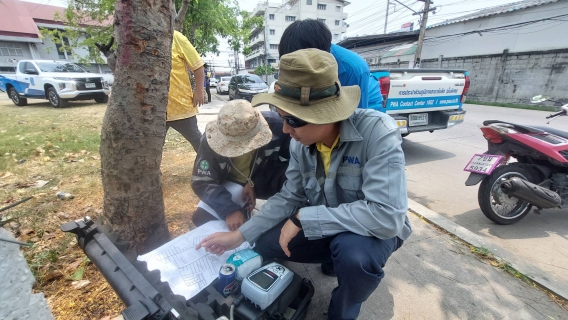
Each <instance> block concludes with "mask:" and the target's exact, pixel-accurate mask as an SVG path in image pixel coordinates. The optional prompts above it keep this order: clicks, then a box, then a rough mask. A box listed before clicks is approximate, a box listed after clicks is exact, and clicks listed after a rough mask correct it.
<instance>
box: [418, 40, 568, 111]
mask: <svg viewBox="0 0 568 320" xmlns="http://www.w3.org/2000/svg"><path fill="white" fill-rule="evenodd" d="M439 66H440V61H439V60H438V59H430V60H422V67H423V68H438V67H439ZM441 67H442V68H443V69H448V68H455V69H466V70H467V71H468V72H469V75H470V80H471V86H470V89H469V93H468V99H469V100H476V101H484V102H500V103H514V104H529V103H530V102H529V100H530V98H531V97H533V96H535V95H538V94H545V95H547V96H550V97H551V98H553V99H554V100H557V101H561V102H564V103H566V102H568V49H561V50H550V51H540V52H525V53H508V52H505V53H501V54H499V55H485V56H469V57H456V58H444V59H443V60H442V61H441Z"/></svg>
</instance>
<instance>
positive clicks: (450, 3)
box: [26, 0, 518, 66]
mask: <svg viewBox="0 0 568 320" xmlns="http://www.w3.org/2000/svg"><path fill="white" fill-rule="evenodd" d="M26 1H30V2H36V3H42V4H49V5H54V6H62V7H65V6H66V3H67V2H66V1H65V0H26ZM299 1H305V0H299ZM389 1H390V3H391V5H389V8H390V10H389V17H388V28H387V32H392V31H396V30H399V29H400V28H401V26H402V24H404V23H406V22H414V26H415V27H418V16H417V15H413V11H411V10H409V9H407V8H405V7H404V6H403V5H401V4H399V3H396V2H395V0H352V1H350V2H351V3H350V4H349V5H347V6H346V7H345V8H344V12H345V13H347V14H348V18H347V20H346V22H347V23H348V24H349V27H348V28H347V34H346V36H347V37H356V36H363V35H370V34H381V33H383V31H384V26H385V17H386V14H385V13H386V7H387V2H389ZM398 1H399V2H402V3H403V4H404V5H406V6H408V7H409V8H410V9H413V10H414V11H421V9H422V7H423V6H424V2H419V1H416V0H398ZM516 1H518V0H433V4H431V5H430V7H432V6H434V7H437V10H436V13H435V14H429V16H428V25H432V24H435V23H439V22H442V21H445V20H448V19H452V18H455V17H459V16H462V15H466V14H469V13H472V12H475V11H476V10H480V9H484V8H487V7H493V6H498V5H502V4H506V3H511V2H516ZM238 2H239V6H240V7H241V9H244V10H247V11H252V10H253V9H254V8H255V7H256V5H257V4H258V3H259V0H239V1H238ZM260 2H264V1H260ZM270 2H273V3H280V2H281V0H272V1H270ZM321 2H326V0H321ZM219 42H220V46H219V49H220V50H221V53H220V54H219V55H218V56H217V55H214V54H207V55H206V56H205V57H204V60H206V61H207V62H209V63H211V62H213V63H214V64H215V65H224V66H228V60H229V59H232V57H230V56H229V55H230V49H229V47H228V45H227V43H226V41H224V39H219ZM243 59H244V58H243V57H242V56H241V62H243Z"/></svg>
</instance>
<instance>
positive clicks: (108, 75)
mask: <svg viewBox="0 0 568 320" xmlns="http://www.w3.org/2000/svg"><path fill="white" fill-rule="evenodd" d="M100 75H101V76H102V77H103V79H105V80H106V82H108V85H109V86H112V85H113V84H114V74H113V73H112V71H105V73H101V74H100Z"/></svg>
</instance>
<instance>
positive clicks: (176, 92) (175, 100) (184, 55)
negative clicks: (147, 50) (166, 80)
mask: <svg viewBox="0 0 568 320" xmlns="http://www.w3.org/2000/svg"><path fill="white" fill-rule="evenodd" d="M203 65H204V62H203V60H201V57H200V56H199V53H197V51H196V50H195V48H194V47H193V45H192V44H191V42H189V40H188V39H187V38H186V37H185V36H184V35H183V34H181V33H180V32H178V31H174V37H173V42H172V71H171V73H170V92H169V94H168V109H167V117H166V120H167V121H173V120H181V119H186V118H190V117H193V116H195V115H196V114H197V111H198V109H197V108H196V107H194V106H193V90H191V83H190V82H189V73H188V72H187V68H189V69H190V70H191V71H193V72H195V70H197V69H199V68H201V67H202V66H203Z"/></svg>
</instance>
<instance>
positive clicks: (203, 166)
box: [197, 160, 211, 176]
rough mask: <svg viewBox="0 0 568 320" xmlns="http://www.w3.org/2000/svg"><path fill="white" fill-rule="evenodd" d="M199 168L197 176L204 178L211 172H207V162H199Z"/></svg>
mask: <svg viewBox="0 0 568 320" xmlns="http://www.w3.org/2000/svg"><path fill="white" fill-rule="evenodd" d="M199 168H201V169H199ZM199 168H198V169H197V174H200V175H204V176H210V175H211V172H210V171H209V162H207V160H201V162H199Z"/></svg>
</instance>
